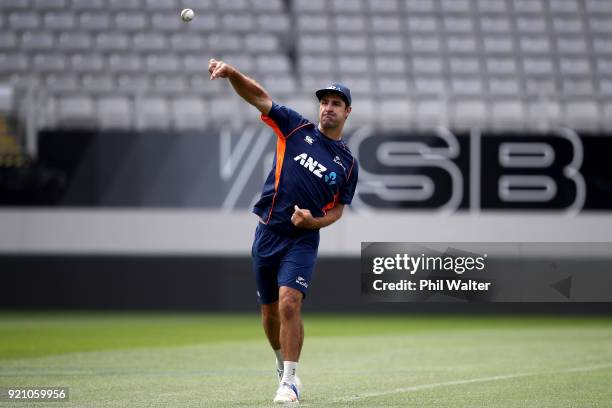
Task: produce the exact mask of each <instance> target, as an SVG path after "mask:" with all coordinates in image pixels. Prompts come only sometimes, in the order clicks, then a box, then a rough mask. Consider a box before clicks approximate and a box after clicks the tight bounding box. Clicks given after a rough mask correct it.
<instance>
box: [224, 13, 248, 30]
mask: <svg viewBox="0 0 612 408" xmlns="http://www.w3.org/2000/svg"><path fill="white" fill-rule="evenodd" d="M221 27H222V29H223V30H224V31H226V32H240V33H244V32H250V31H253V29H254V28H255V19H254V17H253V16H252V15H251V14H247V13H240V14H238V13H227V14H224V15H223V17H222V18H221Z"/></svg>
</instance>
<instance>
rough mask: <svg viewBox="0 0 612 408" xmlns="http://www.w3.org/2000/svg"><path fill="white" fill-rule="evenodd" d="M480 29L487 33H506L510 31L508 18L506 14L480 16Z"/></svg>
mask: <svg viewBox="0 0 612 408" xmlns="http://www.w3.org/2000/svg"><path fill="white" fill-rule="evenodd" d="M480 30H481V31H482V32H483V33H487V34H493V33H495V34H507V33H509V32H510V19H509V18H508V16H506V15H501V16H482V17H481V18H480ZM485 38H486V37H485Z"/></svg>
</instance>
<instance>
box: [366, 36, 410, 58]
mask: <svg viewBox="0 0 612 408" xmlns="http://www.w3.org/2000/svg"><path fill="white" fill-rule="evenodd" d="M372 48H373V50H374V52H375V53H377V54H387V53H388V54H398V53H400V54H402V53H403V52H404V40H403V39H402V37H400V36H394V35H385V36H375V37H374V38H373V39H372Z"/></svg>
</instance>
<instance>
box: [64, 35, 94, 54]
mask: <svg viewBox="0 0 612 408" xmlns="http://www.w3.org/2000/svg"><path fill="white" fill-rule="evenodd" d="M92 43H93V41H92V39H91V36H90V35H89V34H87V33H79V35H74V34H73V33H61V34H60V35H59V37H58V40H57V47H58V49H59V50H61V51H65V52H71V51H85V50H89V49H90V48H91V46H92Z"/></svg>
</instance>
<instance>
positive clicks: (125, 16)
mask: <svg viewBox="0 0 612 408" xmlns="http://www.w3.org/2000/svg"><path fill="white" fill-rule="evenodd" d="M175 19H176V18H175ZM114 22H115V27H117V28H118V29H119V30H122V31H140V30H144V29H145V28H146V27H147V24H148V21H147V15H146V14H142V13H134V12H127V11H122V12H119V13H117V14H116V15H115V18H114Z"/></svg>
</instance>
